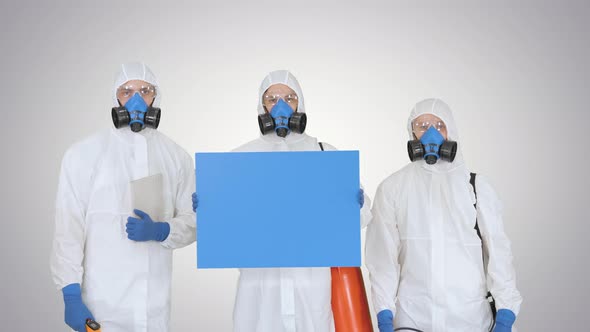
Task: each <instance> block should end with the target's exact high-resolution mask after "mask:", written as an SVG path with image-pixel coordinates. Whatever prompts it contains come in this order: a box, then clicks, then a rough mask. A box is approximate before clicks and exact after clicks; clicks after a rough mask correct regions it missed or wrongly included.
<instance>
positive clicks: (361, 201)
mask: <svg viewBox="0 0 590 332" xmlns="http://www.w3.org/2000/svg"><path fill="white" fill-rule="evenodd" d="M359 204H360V206H361V209H362V208H363V205H365V191H364V190H363V189H362V188H361V189H359Z"/></svg>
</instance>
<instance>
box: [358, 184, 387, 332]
mask: <svg viewBox="0 0 590 332" xmlns="http://www.w3.org/2000/svg"><path fill="white" fill-rule="evenodd" d="M361 190H362V189H361ZM377 325H378V326H379V332H393V312H391V310H387V309H386V310H381V311H380V312H379V313H378V314H377Z"/></svg>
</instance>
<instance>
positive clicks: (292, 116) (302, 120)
mask: <svg viewBox="0 0 590 332" xmlns="http://www.w3.org/2000/svg"><path fill="white" fill-rule="evenodd" d="M306 125H307V115H305V113H297V112H293V109H292V108H291V106H289V104H287V103H286V102H285V101H284V100H282V99H279V101H278V102H277V103H276V105H274V106H273V108H272V110H271V111H270V114H269V113H264V114H260V115H258V126H259V127H260V132H261V133H262V135H266V134H268V133H270V132H272V131H273V130H274V131H275V132H276V133H277V135H278V136H279V137H286V136H287V134H288V133H289V131H291V130H292V131H294V132H296V133H299V134H301V133H303V132H304V131H305V126H306Z"/></svg>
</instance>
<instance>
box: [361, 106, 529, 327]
mask: <svg viewBox="0 0 590 332" xmlns="http://www.w3.org/2000/svg"><path fill="white" fill-rule="evenodd" d="M425 113H430V114H434V115H436V116H437V117H439V118H440V119H441V120H442V121H443V122H444V123H445V124H446V126H447V131H448V139H449V140H453V141H459V137H458V135H457V127H456V126H455V121H454V119H453V115H452V113H451V110H450V108H449V107H448V106H447V105H446V104H445V103H444V102H442V101H441V100H438V99H427V100H424V101H422V102H420V103H418V104H417V105H416V106H415V108H414V109H413V110H412V112H411V115H410V118H409V119H408V132H409V135H410V139H414V137H413V135H412V125H411V123H412V121H413V120H414V119H415V118H416V117H418V116H420V115H422V114H425ZM459 144H460V142H459ZM459 147H460V145H459ZM469 179H470V175H469V170H468V169H467V167H466V166H465V163H464V161H463V157H462V155H461V152H460V149H458V151H457V155H456V158H455V160H454V162H452V163H449V162H446V161H442V160H440V159H439V160H438V162H437V163H436V164H433V165H428V164H426V162H425V161H424V160H420V161H417V162H413V163H410V164H409V165H407V166H405V167H404V168H402V169H401V170H400V171H398V172H396V173H394V174H392V175H391V176H389V177H388V178H386V179H385V180H384V181H383V182H382V183H381V184H380V185H379V187H378V189H377V193H376V195H375V202H374V204H373V209H372V213H373V219H372V221H371V223H370V224H369V225H368V227H367V234H366V252H365V254H366V264H367V267H368V270H369V273H370V281H371V291H372V298H373V304H374V308H375V311H376V313H379V312H380V311H382V310H386V309H389V310H391V311H392V312H393V313H394V317H395V318H394V326H395V328H400V327H410V328H416V329H420V330H422V331H425V332H449V331H453V332H460V331H465V332H484V331H489V329H490V326H491V324H492V314H491V310H490V306H489V304H488V302H487V301H486V298H485V297H486V294H487V292H488V290H490V291H491V293H492V295H493V296H494V298H495V300H496V307H497V309H498V310H499V309H510V310H512V311H513V312H514V313H515V314H516V315H518V311H519V308H520V304H521V302H522V298H521V296H520V293H519V292H518V290H517V289H516V284H515V272H514V268H513V266H512V253H511V250H510V242H509V240H508V237H507V236H506V234H505V232H504V226H503V222H502V207H501V203H500V200H499V199H498V197H497V196H496V193H495V192H494V190H493V189H492V187H491V186H490V184H489V183H488V181H487V179H486V178H485V177H483V176H481V175H477V177H476V184H475V186H476V191H477V215H476V210H475V208H474V206H473V204H474V203H475V195H474V192H473V189H472V186H471V185H470V183H469ZM476 217H477V220H478V224H479V228H480V231H481V235H482V237H483V248H484V250H485V251H486V255H487V256H488V257H489V259H488V263H487V265H486V266H484V262H483V257H482V241H481V240H480V238H479V237H478V235H477V231H476V230H475V229H474V227H475V222H476ZM488 287H489V289H488Z"/></svg>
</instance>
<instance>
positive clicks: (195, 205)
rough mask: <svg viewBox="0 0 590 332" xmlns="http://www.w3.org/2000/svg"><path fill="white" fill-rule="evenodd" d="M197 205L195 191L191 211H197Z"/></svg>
mask: <svg viewBox="0 0 590 332" xmlns="http://www.w3.org/2000/svg"><path fill="white" fill-rule="evenodd" d="M198 206H199V198H198V197H197V193H193V212H197V207H198Z"/></svg>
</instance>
